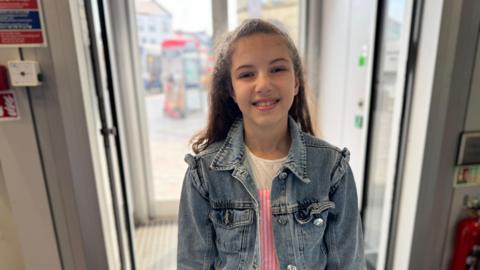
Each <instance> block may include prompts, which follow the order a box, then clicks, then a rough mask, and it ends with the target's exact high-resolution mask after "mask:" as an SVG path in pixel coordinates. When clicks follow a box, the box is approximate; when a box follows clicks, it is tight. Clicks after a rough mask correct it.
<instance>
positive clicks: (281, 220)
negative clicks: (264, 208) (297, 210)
mask: <svg viewBox="0 0 480 270" xmlns="http://www.w3.org/2000/svg"><path fill="white" fill-rule="evenodd" d="M277 222H278V223H280V224H281V225H286V224H287V223H288V219H287V218H285V217H279V218H277Z"/></svg>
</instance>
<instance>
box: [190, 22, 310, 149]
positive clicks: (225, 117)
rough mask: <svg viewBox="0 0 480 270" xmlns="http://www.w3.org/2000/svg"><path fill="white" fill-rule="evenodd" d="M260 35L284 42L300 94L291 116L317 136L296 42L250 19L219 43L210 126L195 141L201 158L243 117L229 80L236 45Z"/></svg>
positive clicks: (277, 29) (295, 100) (210, 109)
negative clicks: (268, 35)
mask: <svg viewBox="0 0 480 270" xmlns="http://www.w3.org/2000/svg"><path fill="white" fill-rule="evenodd" d="M259 33H262V34H272V35H277V36H280V37H281V38H282V39H283V40H284V41H285V43H286V45H287V48H288V51H289V55H290V58H291V60H292V62H293V69H294V72H295V77H296V79H297V80H298V94H297V95H296V96H295V98H294V100H293V104H292V107H291V108H290V110H289V111H288V114H289V115H290V116H292V117H293V119H294V120H295V121H297V122H298V123H299V124H300V127H301V129H302V130H303V131H304V132H307V133H310V134H312V135H314V131H313V127H312V121H311V118H310V111H309V109H308V104H307V99H306V93H305V79H304V74H303V68H302V63H301V60H300V56H299V54H298V51H297V48H296V47H295V44H294V43H293V40H292V39H291V38H290V36H288V34H287V33H286V32H284V31H282V30H281V29H280V28H278V27H277V26H275V25H273V24H271V23H269V22H266V21H264V20H261V19H250V20H246V21H244V22H243V23H242V24H241V25H240V26H238V27H237V28H236V29H235V30H234V31H233V32H231V33H229V34H227V35H226V36H225V37H224V39H223V41H222V42H221V43H219V44H220V45H219V46H218V48H217V52H216V60H215V67H214V70H213V76H212V85H211V89H210V93H209V101H210V108H209V113H208V124H207V128H206V129H205V130H203V131H201V132H200V133H198V134H197V135H195V136H194V137H193V138H192V150H193V152H195V153H197V154H198V153H199V152H201V151H202V150H204V149H206V148H207V147H208V146H209V145H211V144H213V143H215V142H219V141H222V140H224V139H225V138H226V137H227V134H228V131H229V129H230V126H231V125H232V123H233V122H234V121H235V119H237V118H238V117H241V116H242V113H241V111H240V109H239V108H238V105H237V103H235V101H234V100H233V98H232V93H233V86H232V80H231V78H230V67H231V57H232V53H233V45H234V43H235V42H236V41H238V40H239V39H240V38H243V37H248V36H252V35H254V34H259Z"/></svg>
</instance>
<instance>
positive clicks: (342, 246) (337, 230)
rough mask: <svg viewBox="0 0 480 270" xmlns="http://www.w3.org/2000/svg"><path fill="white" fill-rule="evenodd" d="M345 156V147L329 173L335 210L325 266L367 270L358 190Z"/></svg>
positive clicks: (328, 239) (346, 152)
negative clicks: (330, 173) (330, 174)
mask: <svg viewBox="0 0 480 270" xmlns="http://www.w3.org/2000/svg"><path fill="white" fill-rule="evenodd" d="M348 159H349V152H348V150H347V149H344V150H343V151H342V155H341V157H340V159H339V162H338V163H337V166H336V168H335V169H334V171H333V174H332V187H331V190H330V199H331V200H332V201H333V202H334V203H335V209H334V211H333V213H332V214H333V215H332V216H331V217H329V219H330V222H329V225H328V227H327V232H326V241H327V246H328V262H327V269H342V270H344V269H355V270H357V269H366V265H365V257H364V250H363V248H364V247H363V234H362V225H361V220H360V215H359V212H358V203H357V191H356V188H355V181H354V178H353V174H352V170H351V168H350V166H349V165H348Z"/></svg>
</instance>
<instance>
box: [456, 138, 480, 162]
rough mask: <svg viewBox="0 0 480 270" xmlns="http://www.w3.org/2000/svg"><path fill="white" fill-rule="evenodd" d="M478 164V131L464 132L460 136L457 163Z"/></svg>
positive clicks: (479, 154)
mask: <svg viewBox="0 0 480 270" xmlns="http://www.w3.org/2000/svg"><path fill="white" fill-rule="evenodd" d="M475 164H478V165H480V131H475V132H472V131H470V132H464V133H462V136H461V138H460V147H459V150H458V157H457V165H475Z"/></svg>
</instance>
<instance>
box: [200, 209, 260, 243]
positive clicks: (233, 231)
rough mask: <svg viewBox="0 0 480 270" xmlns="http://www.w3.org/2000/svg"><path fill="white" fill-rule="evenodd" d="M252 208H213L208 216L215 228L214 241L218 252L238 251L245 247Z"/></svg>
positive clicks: (251, 221)
mask: <svg viewBox="0 0 480 270" xmlns="http://www.w3.org/2000/svg"><path fill="white" fill-rule="evenodd" d="M253 214H254V212H253V209H233V208H224V209H213V210H211V211H210V213H209V218H210V220H211V221H212V223H213V227H214V229H215V239H216V240H215V242H216V245H217V249H218V251H220V252H227V253H232V252H239V251H241V250H242V249H244V248H245V243H246V241H247V240H246V238H247V236H248V232H249V230H250V227H251V225H252V223H253Z"/></svg>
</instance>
